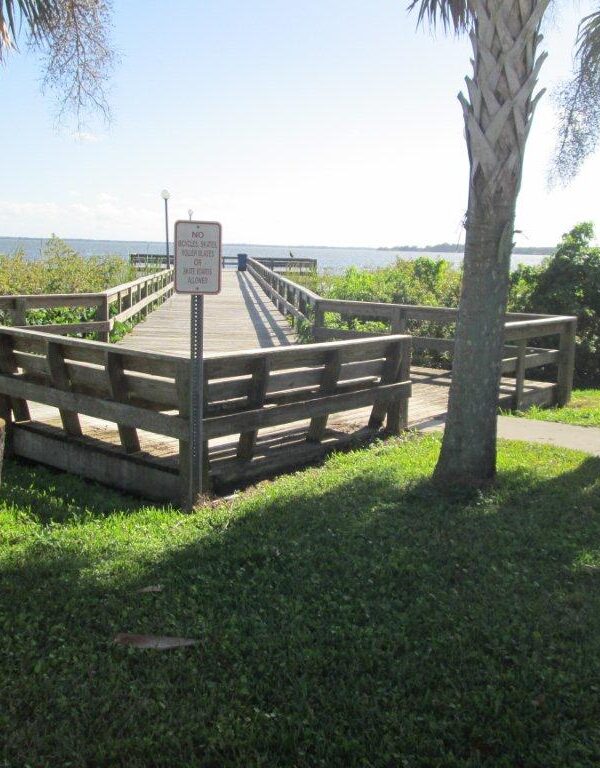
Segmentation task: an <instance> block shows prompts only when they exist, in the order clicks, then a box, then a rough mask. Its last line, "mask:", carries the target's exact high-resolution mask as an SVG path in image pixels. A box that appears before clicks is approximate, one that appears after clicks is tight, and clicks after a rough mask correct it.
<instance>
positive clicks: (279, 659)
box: [0, 458, 600, 766]
mask: <svg viewBox="0 0 600 768" xmlns="http://www.w3.org/2000/svg"><path fill="white" fill-rule="evenodd" d="M599 470H600V460H598V459H591V458H590V459H588V460H586V461H584V462H582V463H581V464H580V465H579V466H578V467H577V468H576V469H575V470H574V471H573V472H570V473H566V474H565V475H562V476H560V477H556V478H552V479H549V480H547V481H540V480H539V479H536V478H535V477H534V476H533V475H531V474H530V473H528V472H527V471H526V470H522V471H513V472H507V473H504V474H503V475H502V477H501V479H500V484H499V491H498V493H497V499H496V498H495V494H494V493H486V494H485V495H484V494H482V493H477V492H471V493H469V494H456V493H454V494H452V495H443V494H441V493H440V491H439V489H437V488H436V487H435V486H434V485H433V484H432V483H430V482H428V481H417V482H415V483H414V484H412V485H411V486H410V487H408V488H406V487H405V485H404V484H403V483H402V479H401V478H399V476H398V473H397V472H395V471H393V470H389V469H386V467H380V468H378V471H377V472H374V471H364V472H362V474H353V475H351V476H349V477H344V478H342V479H341V480H340V481H339V482H338V484H337V485H336V486H335V487H328V488H323V487H321V486H320V484H319V473H318V471H317V472H314V471H313V472H312V473H311V476H312V478H313V481H312V482H310V481H308V480H307V481H306V482H305V483H300V484H294V485H293V486H292V485H290V486H289V487H290V489H291V488H297V487H298V486H299V487H300V490H294V491H291V490H290V491H289V492H288V493H287V494H285V493H277V494H270V493H262V494H256V495H254V496H252V495H251V496H250V497H249V498H248V499H247V500H246V502H245V504H246V507H245V514H244V515H243V516H237V515H236V514H235V510H234V511H233V513H232V514H231V515H218V514H216V515H215V517H214V520H212V522H211V525H210V532H208V533H206V530H205V529H202V535H198V536H193V537H191V538H189V540H188V541H187V542H186V543H185V544H182V545H180V546H177V547H173V548H171V549H169V550H167V551H166V553H165V552H164V551H161V553H160V554H159V555H158V556H157V555H156V553H155V552H153V553H152V556H151V557H148V558H147V559H145V560H140V561H139V562H138V563H137V565H136V567H135V568H131V569H128V570H127V571H126V572H125V575H124V578H123V573H122V572H120V571H117V573H118V574H119V577H120V578H118V579H117V578H116V576H115V578H114V579H112V580H111V579H108V581H102V580H101V581H98V580H97V579H96V578H95V577H94V573H93V569H92V564H91V563H90V562H88V561H87V559H86V558H85V557H84V558H82V557H81V553H78V552H77V549H76V548H74V549H73V552H72V554H69V551H67V550H65V551H62V552H61V553H60V556H59V557H58V556H57V557H56V561H55V563H54V565H53V564H52V563H53V562H54V561H53V560H52V558H50V559H46V560H45V561H43V562H40V563H37V562H35V560H28V561H27V562H23V563H22V564H21V565H20V566H19V567H13V568H12V569H11V571H10V581H11V584H12V587H11V589H12V590H14V594H23V593H25V594H26V593H27V590H28V589H31V587H32V585H36V584H37V585H39V582H40V580H42V581H43V582H44V583H45V585H46V586H47V588H49V589H51V590H52V599H51V600H50V601H49V604H41V605H35V603H34V602H33V600H32V599H29V598H27V599H26V601H25V602H26V606H27V607H28V608H29V609H31V610H35V611H36V613H37V617H38V619H39V620H40V624H41V625H44V626H46V625H50V626H51V625H52V624H53V623H56V622H58V621H60V618H61V617H63V622H64V617H65V616H67V617H69V616H72V615H73V606H74V605H77V606H78V610H77V625H76V626H77V630H76V632H77V633H78V636H79V637H80V638H81V640H82V643H83V642H87V644H88V646H89V648H88V649H87V650H85V646H84V649H83V650H80V654H81V656H82V659H83V660H81V659H80V662H79V663H80V664H81V663H83V664H84V665H85V664H91V665H92V666H94V665H95V666H96V667H97V666H98V664H99V665H100V669H102V670H104V673H105V674H106V676H107V678H106V679H107V682H106V683H105V682H104V681H103V680H102V679H100V680H99V679H98V676H97V675H96V676H95V677H94V678H93V680H90V681H89V682H88V681H86V680H84V681H83V682H81V681H80V682H79V683H78V685H77V686H76V688H74V689H73V692H72V693H67V696H71V697H72V702H73V705H74V704H75V697H78V700H79V701H80V702H81V701H82V702H83V704H81V705H80V709H79V710H77V709H75V710H74V714H73V722H72V724H71V727H72V728H73V730H74V733H75V734H78V733H79V734H80V738H81V749H82V753H81V754H82V755H86V754H87V755H93V754H94V753H93V749H92V747H91V746H90V745H88V744H86V742H85V740H83V733H84V730H85V723H86V717H89V711H88V708H90V707H91V704H90V701H91V699H92V696H100V697H103V696H104V697H108V699H109V700H110V716H109V717H108V718H107V720H106V722H98V723H97V726H96V733H95V739H96V742H97V743H99V744H101V745H102V746H103V748H105V749H108V750H109V752H108V753H107V754H109V753H110V749H114V750H117V751H118V750H119V749H120V748H122V747H123V745H125V744H128V743H133V742H135V743H138V742H137V741H136V740H139V743H143V744H145V745H146V747H145V749H146V750H148V751H147V752H146V757H147V758H148V756H149V755H150V754H152V757H153V759H155V760H156V759H158V758H157V755H158V757H160V755H161V754H163V753H162V752H161V750H167V749H168V745H169V744H171V743H172V741H173V740H177V739H179V740H181V739H186V738H187V739H188V742H186V743H187V744H188V747H189V749H190V750H191V751H190V752H189V754H188V757H189V759H191V758H192V756H194V755H196V756H200V755H202V760H206V761H208V762H206V763H204V762H201V763H199V764H206V765H210V764H213V765H236V764H240V760H241V761H242V762H243V761H244V757H243V756H244V755H246V756H247V755H262V756H263V757H264V756H265V755H267V754H270V755H273V754H275V755H277V759H278V762H277V763H276V764H277V765H282V766H283V765H292V764H298V765H306V766H308V765H314V764H319V761H322V762H325V764H330V765H342V764H343V765H352V764H356V765H358V764H359V763H358V762H356V760H355V758H356V756H357V755H359V756H360V755H367V754H368V755H370V759H371V761H372V764H374V765H375V764H377V765H384V764H386V763H385V762H384V757H385V755H388V754H401V755H407V756H408V757H410V756H411V755H413V756H414V755H417V754H418V753H419V750H422V749H425V748H426V749H429V750H430V751H431V752H430V753H428V759H429V761H430V762H429V764H436V761H437V762H438V764H443V763H440V762H439V761H440V760H443V759H444V755H447V754H448V753H449V752H448V751H449V750H451V752H452V754H453V756H454V757H453V759H455V760H456V761H457V762H456V764H457V765H462V764H464V765H467V764H473V765H474V764H487V765H497V764H499V762H498V761H500V760H505V761H509V762H506V764H511V765H523V766H534V765H540V764H546V765H552V764H554V765H558V764H557V763H553V762H552V760H551V759H549V758H548V759H544V756H545V755H547V754H550V752H548V751H547V750H549V749H551V745H552V744H553V743H554V742H555V740H556V739H557V738H558V734H559V733H561V734H562V733H563V732H564V725H563V723H564V720H565V718H566V719H567V720H568V721H569V722H572V723H574V725H573V737H572V739H571V740H569V739H567V746H566V747H565V749H566V750H567V751H566V753H564V754H566V755H567V757H566V758H565V759H566V760H567V763H563V764H568V762H569V755H571V756H572V755H575V754H576V742H577V739H579V740H581V739H584V740H585V739H587V740H588V741H589V740H590V739H593V738H595V737H593V734H592V733H591V732H590V731H588V730H586V725H585V722H587V721H586V720H585V718H583V720H582V712H584V713H587V716H589V717H590V718H592V716H593V715H594V714H600V711H597V710H598V705H597V703H596V700H595V699H594V697H591V698H590V696H589V691H588V690H587V688H586V687H585V685H583V684H582V674H583V672H584V670H585V674H586V676H587V678H589V679H591V678H593V677H594V676H596V675H600V647H599V640H598V638H600V592H599V591H598V589H597V586H598V583H597V578H598V572H597V571H596V570H595V569H594V568H593V567H590V568H586V567H585V557H586V556H587V554H588V553H590V552H592V553H593V552H594V551H596V550H597V547H598V543H597V542H598V540H600V536H599V534H600V489H599V485H598V477H599V476H600V472H599ZM490 497H491V501H490ZM565 497H567V498H568V499H569V504H568V505H565ZM199 530H200V529H199ZM88 571H89V573H88ZM1 573H2V571H0V574H1ZM65 573H67V574H69V578H67V579H65V578H63V575H64V574H65ZM57 584H60V587H61V588H60V590H58V589H56V585H57ZM149 584H161V585H162V586H163V591H162V592H160V593H158V594H156V595H150V596H144V597H140V596H139V595H138V592H137V590H139V589H140V588H142V587H145V586H147V585H149ZM22 610H23V605H21V606H16V605H15V606H8V611H9V615H8V617H7V618H8V619H9V621H10V618H11V616H10V613H11V612H13V613H14V616H13V617H12V618H13V619H14V620H15V621H17V622H18V612H19V611H22ZM116 631H134V632H144V631H146V632H155V633H163V634H181V635H185V636H190V637H195V638H198V639H199V641H200V645H199V647H198V651H197V652H190V653H189V654H188V655H187V656H186V655H183V654H179V655H156V654H154V655H152V657H150V656H143V655H137V656H133V657H131V661H130V662H129V661H128V663H127V665H125V666H121V667H119V672H118V675H116V676H115V675H114V674H112V673H109V668H111V667H112V666H114V664H116V663H117V661H118V659H120V658H122V654H121V655H120V656H119V655H118V652H117V651H114V650H113V651H110V650H108V648H107V646H108V642H109V640H110V637H111V636H112V633H114V632H116ZM33 636H34V637H36V633H35V632H33ZM37 642H39V639H38V640H37ZM98 658H100V659H101V661H98ZM129 658H130V657H129V656H128V657H127V659H129ZM92 659H95V661H92ZM102 659H104V660H102ZM115 659H116V660H117V661H115ZM107 665H108V666H107ZM22 674H24V675H25V676H26V677H29V676H30V673H29V672H28V671H27V669H26V667H25V669H24V671H23V673H22ZM56 674H58V675H59V676H61V675H62V678H63V679H64V681H65V686H66V683H67V682H68V681H69V680H71V679H72V676H73V672H72V670H70V669H69V668H68V667H67V666H66V665H62V666H60V667H59V669H58V670H56ZM33 679H34V677H33V676H32V683H31V684H32V685H33ZM165 685H166V686H167V688H166V690H167V691H168V694H167V695H168V700H169V706H168V707H166V708H165V709H162V710H160V712H158V713H157V711H156V710H155V709H153V708H152V702H153V701H155V700H157V698H158V699H160V697H161V696H163V695H164V690H165ZM207 691H208V692H209V695H208V698H207ZM207 701H209V702H210V710H209V711H205V710H204V709H203V707H206V706H207V705H206V702H207ZM52 705H53V702H52V697H51V696H49V695H47V694H46V693H44V691H42V692H41V694H38V698H37V700H36V706H35V708H34V712H33V714H32V716H31V718H30V721H29V723H28V725H27V727H26V729H25V731H26V732H27V733H29V732H30V729H33V728H35V727H40V726H41V724H42V722H46V721H45V720H44V718H46V719H47V720H48V719H49V722H52V720H53V717H54V715H53V714H52ZM105 705H106V702H105ZM132 708H133V709H134V710H135V711H136V713H137V714H138V715H140V716H139V717H136V718H135V719H133V720H132V718H131V711H132ZM86 713H87V714H86ZM144 716H145V717H146V719H145V720H144ZM257 718H258V719H259V720H260V728H259V729H258V730H254V729H253V728H252V727H250V726H249V725H248V723H250V722H254V720H256V719H257ZM503 718H507V719H503ZM190 721H191V722H193V723H194V734H195V735H194V738H193V743H192V742H189V735H187V736H186V734H188V731H187V730H186V729H187V728H189V723H190ZM509 721H510V722H511V723H519V724H520V725H519V726H518V727H517V726H516V725H515V729H514V730H512V731H511V730H510V729H507V728H506V723H507V722H509ZM115 722H119V723H120V730H119V732H118V734H116V733H115V728H114V723H115ZM498 722H501V723H502V724H503V725H502V727H498V725H497V723H498ZM298 723H302V728H301V730H300V731H298V730H297V728H298ZM398 723H402V724H403V725H402V728H400V729H399V728H398ZM578 723H580V724H581V725H577V724H578ZM156 734H159V735H161V738H162V739H163V741H162V742H161V741H160V739H159V736H157V735H156ZM164 734H167V735H166V736H165V735H164ZM169 734H171V735H170V736H169ZM219 734H224V735H222V736H220V735H219ZM348 734H352V738H350V739H349V737H348ZM515 734H517V737H515ZM561 738H563V737H562V736H561ZM569 738H570V737H569ZM132 740H133V742H132ZM234 742H235V743H236V744H237V746H236V748H235V749H234V748H233V746H232V744H233V743H234ZM109 743H110V744H111V745H112V747H108V746H107V745H108V744H109ZM190 744H192V746H189V745H190ZM240 744H241V745H242V746H241V747H240ZM594 744H595V745H596V746H600V744H599V743H598V742H594ZM411 745H412V746H411ZM436 745H437V746H436ZM548 745H550V746H548ZM569 745H571V746H570V747H569ZM240 749H241V750H242V751H241V752H240V751H239V750H240ZM569 749H571V750H572V751H571V752H570V751H569ZM236 750H237V751H236ZM411 750H413V751H412V752H411ZM115 754H116V752H115ZM164 754H166V752H165V753H164ZM300 754H304V755H305V758H302V759H299V755H300ZM34 757H35V756H34ZM90 759H91V758H90ZM198 759H200V758H199V757H198ZM407 759H408V758H407ZM211 760H212V761H213V762H212V763H211V762H210V761H211ZM536 760H537V762H536ZM236 761H237V762H236ZM461 761H462V762H461ZM469 761H471V762H469ZM477 761H479V762H477ZM486 761H487V762H486ZM158 763H160V760H158ZM389 764H390V765H391V764H394V763H393V762H392V763H389ZM415 764H417V763H415ZM421 764H424V763H421Z"/></svg>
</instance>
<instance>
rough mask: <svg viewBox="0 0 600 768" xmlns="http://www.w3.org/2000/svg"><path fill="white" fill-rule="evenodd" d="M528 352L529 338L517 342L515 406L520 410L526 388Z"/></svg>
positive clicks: (516, 409)
mask: <svg viewBox="0 0 600 768" xmlns="http://www.w3.org/2000/svg"><path fill="white" fill-rule="evenodd" d="M526 354H527V339H520V340H519V342H518V343H517V367H516V371H515V394H514V398H513V408H514V409H515V411H520V410H521V406H522V405H523V389H524V388H525V355H526Z"/></svg>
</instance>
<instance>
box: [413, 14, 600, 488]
mask: <svg viewBox="0 0 600 768" xmlns="http://www.w3.org/2000/svg"><path fill="white" fill-rule="evenodd" d="M548 4H549V0H412V2H411V3H410V5H409V9H410V10H412V9H414V8H417V10H418V18H419V22H420V23H422V22H424V21H429V22H430V23H431V24H433V25H434V26H435V25H436V24H441V25H442V26H443V27H444V28H445V29H452V30H454V31H455V32H464V31H466V32H468V33H469V35H470V38H471V42H472V46H473V52H474V58H473V62H472V63H473V69H474V73H473V77H467V78H466V84H467V94H468V96H467V97H465V96H464V95H463V94H462V93H461V94H460V95H459V100H460V102H461V104H462V107H463V114H464V121H465V134H466V142H467V149H468V155H469V162H470V177H469V199H468V209H467V216H466V223H465V228H466V237H465V256H464V277H463V285H462V291H461V297H460V304H459V312H458V321H457V328H456V347H455V354H454V363H453V369H452V384H451V387H450V400H449V404H448V417H447V422H446V430H445V433H444V439H443V443H442V450H441V454H440V458H439V461H438V464H437V467H436V470H435V477H436V479H437V480H439V481H442V482H449V481H450V482H464V483H478V482H482V481H486V480H489V479H491V478H493V476H494V475H495V471H496V422H497V418H496V410H497V403H498V390H499V386H500V375H501V359H502V351H503V326H504V316H505V312H506V305H507V298H508V286H509V274H510V256H511V251H512V247H513V233H514V221H515V207H516V202H517V196H518V193H519V188H520V184H521V174H522V170H523V158H524V153H525V145H526V142H527V136H528V133H529V129H530V127H531V122H532V119H533V114H534V111H535V107H536V104H537V102H538V100H539V98H540V97H541V96H542V93H543V91H540V92H538V93H537V95H535V94H534V91H535V86H536V83H537V77H538V73H539V71H540V67H541V66H542V64H543V61H544V59H545V57H546V54H545V53H541V54H540V55H538V46H539V43H540V41H541V35H540V31H539V30H540V23H541V21H542V18H543V16H544V13H545V11H546V9H547V7H548ZM581 29H583V30H584V34H585V29H588V30H589V29H591V28H590V26H589V21H588V25H587V27H585V28H581ZM581 29H580V35H581ZM596 29H598V27H596ZM580 46H581V41H580ZM598 60H599V61H600V57H598Z"/></svg>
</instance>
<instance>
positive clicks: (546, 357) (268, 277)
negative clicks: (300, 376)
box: [248, 259, 577, 409]
mask: <svg viewBox="0 0 600 768" xmlns="http://www.w3.org/2000/svg"><path fill="white" fill-rule="evenodd" d="M248 270H249V272H250V273H251V274H252V276H253V277H254V278H255V279H256V281H257V282H258V283H259V284H260V285H261V286H262V288H263V289H264V291H265V292H266V293H267V295H268V296H270V298H271V299H272V301H273V303H274V304H275V306H276V307H277V308H278V309H279V311H280V312H281V313H282V314H284V315H290V316H291V317H292V318H293V319H294V322H300V323H301V324H302V325H303V326H305V327H306V326H309V327H310V331H311V336H312V338H313V339H314V341H317V342H323V341H328V340H332V339H359V338H366V337H369V336H378V335H380V334H381V333H382V331H381V330H377V331H370V332H369V331H363V330H356V329H353V328H351V327H348V328H347V329H345V328H332V327H328V325H327V317H326V315H327V313H334V314H335V315H337V316H339V317H340V318H341V319H342V320H343V321H346V322H347V325H348V326H352V325H353V322H354V321H357V320H358V321H362V322H364V321H367V322H368V321H377V322H380V323H383V324H384V328H385V330H384V331H383V333H391V334H398V333H406V332H407V331H408V332H410V333H411V334H412V348H413V351H414V352H422V351H425V352H438V353H448V354H449V355H450V356H451V355H452V353H453V352H454V339H453V338H448V334H444V336H441V335H440V336H439V337H437V336H431V335H430V336H424V335H418V331H419V326H421V325H422V324H427V327H431V325H432V324H433V325H434V326H438V327H439V326H441V327H444V328H447V327H448V326H452V325H454V324H455V323H456V319H457V316H458V310H457V309H455V308H451V307H429V306H415V305H411V304H388V303H383V302H370V301H344V300H338V299H325V298H322V297H321V296H319V295H317V294H315V293H313V292H312V291H309V290H308V289H306V288H304V287H303V286H301V285H298V284H297V283H295V282H294V281H292V280H290V279H289V278H286V277H283V276H282V275H278V274H277V273H275V272H273V271H272V270H270V269H268V267H266V266H265V265H264V264H262V263H258V262H257V261H256V260H255V259H248ZM576 326H577V318H576V317H572V316H555V315H538V314H529V313H514V312H512V313H511V312H509V313H507V315H506V325H505V342H506V346H505V352H504V354H505V357H504V359H503V361H502V372H503V374H504V375H507V374H514V377H515V384H514V397H513V407H514V408H515V409H520V408H522V407H526V406H527V405H528V404H530V403H528V402H527V399H526V398H525V397H524V382H525V380H526V373H527V371H529V370H532V369H534V368H539V367H540V366H545V365H549V364H554V365H556V366H557V376H556V385H555V387H554V388H553V389H552V388H550V389H549V390H548V391H547V392H546V393H545V395H544V396H549V397H551V398H552V399H553V400H554V402H556V403H557V404H559V405H564V404H566V403H567V402H568V401H569V399H570V397H571V389H572V383H573V370H574V361H575V331H576ZM415 334H417V335H415ZM542 339H549V342H548V344H545V345H544V346H543V347H541V346H535V347H534V346H528V344H527V342H528V340H534V341H535V342H536V343H539V341H540V340H542ZM555 339H557V340H558V343H556V344H555V346H552V344H551V343H550V342H554V340H555ZM511 342H517V343H516V344H511Z"/></svg>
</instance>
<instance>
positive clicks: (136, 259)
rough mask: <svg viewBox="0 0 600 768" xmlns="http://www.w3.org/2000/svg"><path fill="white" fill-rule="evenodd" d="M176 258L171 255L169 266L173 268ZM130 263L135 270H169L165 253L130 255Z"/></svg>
mask: <svg viewBox="0 0 600 768" xmlns="http://www.w3.org/2000/svg"><path fill="white" fill-rule="evenodd" d="M173 261H174V256H173V254H170V255H169V266H170V267H171V266H173ZM129 263H130V264H131V266H132V267H134V268H135V269H145V270H155V271H156V270H162V269H167V255H166V254H165V253H130V254H129Z"/></svg>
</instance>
